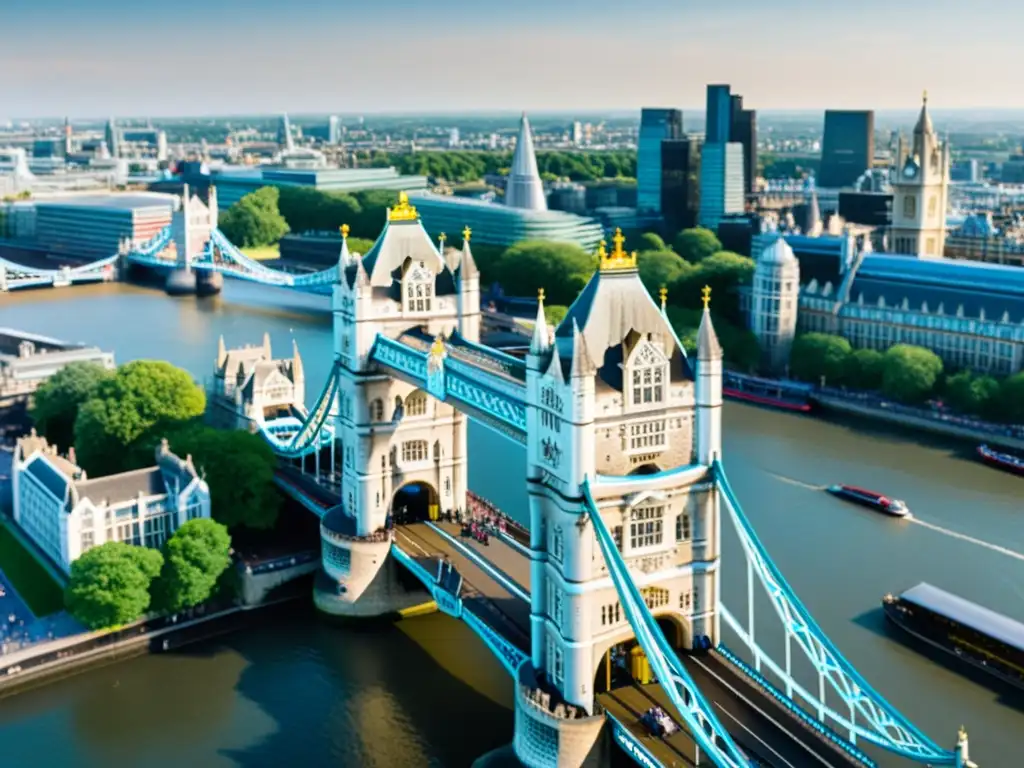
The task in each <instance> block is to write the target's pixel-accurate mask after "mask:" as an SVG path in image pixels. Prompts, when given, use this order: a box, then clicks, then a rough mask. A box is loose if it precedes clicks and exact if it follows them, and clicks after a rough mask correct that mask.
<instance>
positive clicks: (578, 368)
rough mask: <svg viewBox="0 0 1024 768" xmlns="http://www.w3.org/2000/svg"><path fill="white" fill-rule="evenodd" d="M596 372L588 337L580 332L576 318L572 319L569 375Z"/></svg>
mask: <svg viewBox="0 0 1024 768" xmlns="http://www.w3.org/2000/svg"><path fill="white" fill-rule="evenodd" d="M594 373H596V370H595V368H594V362H593V361H592V360H591V359H590V351H589V350H588V349H587V340H586V337H585V336H584V335H583V334H582V333H581V332H580V326H579V324H578V323H577V322H576V318H575V317H574V318H573V319H572V367H571V368H570V369H569V375H570V376H571V377H572V378H574V379H580V378H583V377H585V376H593V375H594Z"/></svg>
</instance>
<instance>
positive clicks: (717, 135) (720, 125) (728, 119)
mask: <svg viewBox="0 0 1024 768" xmlns="http://www.w3.org/2000/svg"><path fill="white" fill-rule="evenodd" d="M731 88H732V86H729V85H709V86H708V91H707V109H706V118H705V128H704V141H705V142H707V143H708V144H727V143H728V142H730V141H732V111H733V103H732V94H731V93H730V90H731Z"/></svg>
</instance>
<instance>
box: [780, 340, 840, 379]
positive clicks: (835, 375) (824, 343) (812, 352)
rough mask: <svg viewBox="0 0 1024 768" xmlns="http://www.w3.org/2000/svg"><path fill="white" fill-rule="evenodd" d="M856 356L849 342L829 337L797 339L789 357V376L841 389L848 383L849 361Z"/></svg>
mask: <svg viewBox="0 0 1024 768" xmlns="http://www.w3.org/2000/svg"><path fill="white" fill-rule="evenodd" d="M851 354H853V349H852V348H851V347H850V342H848V341H847V340H846V339H844V338H843V337H842V336H833V335H831V334H827V333H805V334H803V335H802V336H797V337H796V341H794V342H793V349H792V350H791V351H790V353H789V373H790V375H791V376H793V377H794V378H796V379H800V380H802V381H809V382H811V383H813V384H817V383H818V382H820V381H821V377H822V376H824V377H825V383H826V384H830V385H832V386H838V385H840V384H842V383H844V381H845V378H844V377H845V374H846V372H847V370H848V369H847V365H848V363H847V360H848V358H849V357H850V355H851Z"/></svg>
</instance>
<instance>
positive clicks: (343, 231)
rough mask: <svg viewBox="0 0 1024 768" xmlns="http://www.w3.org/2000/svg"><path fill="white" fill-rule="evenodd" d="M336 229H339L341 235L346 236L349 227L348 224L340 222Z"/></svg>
mask: <svg viewBox="0 0 1024 768" xmlns="http://www.w3.org/2000/svg"><path fill="white" fill-rule="evenodd" d="M338 229H339V230H340V231H341V236H342V237H348V233H349V231H350V227H349V225H348V224H342V225H341V226H340V227H339V228H338Z"/></svg>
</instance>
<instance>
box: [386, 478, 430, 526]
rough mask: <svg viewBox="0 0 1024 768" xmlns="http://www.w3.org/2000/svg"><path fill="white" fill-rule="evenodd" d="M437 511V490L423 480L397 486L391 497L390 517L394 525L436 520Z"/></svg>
mask: <svg viewBox="0 0 1024 768" xmlns="http://www.w3.org/2000/svg"><path fill="white" fill-rule="evenodd" d="M439 511H440V505H439V502H438V493H437V489H436V488H434V486H433V485H431V484H430V483H428V482H426V481H424V480H412V481H410V482H408V483H405V484H403V485H401V486H399V488H398V490H396V491H395V493H394V495H393V496H392V497H391V515H392V518H393V519H394V521H395V524H396V525H405V524H409V523H421V522H423V521H424V520H437V517H438V514H439Z"/></svg>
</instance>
